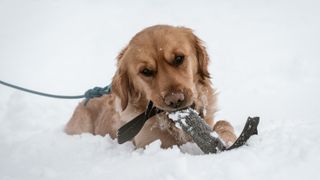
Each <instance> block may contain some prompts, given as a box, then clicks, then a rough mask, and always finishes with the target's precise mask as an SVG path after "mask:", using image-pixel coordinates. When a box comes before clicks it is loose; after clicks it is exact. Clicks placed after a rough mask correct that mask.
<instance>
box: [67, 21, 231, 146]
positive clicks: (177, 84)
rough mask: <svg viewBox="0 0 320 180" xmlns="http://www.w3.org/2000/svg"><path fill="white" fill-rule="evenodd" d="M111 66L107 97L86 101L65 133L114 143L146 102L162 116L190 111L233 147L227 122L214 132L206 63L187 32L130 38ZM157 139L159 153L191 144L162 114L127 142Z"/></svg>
mask: <svg viewBox="0 0 320 180" xmlns="http://www.w3.org/2000/svg"><path fill="white" fill-rule="evenodd" d="M179 56H180V57H179ZM181 59H182V60H181ZM117 60H118V61H117V71H116V73H115V75H114V77H113V80H112V93H111V94H109V95H105V96H103V97H101V98H96V99H92V100H90V101H89V103H88V104H87V106H84V105H83V102H81V103H80V104H79V105H78V106H77V108H76V109H75V111H74V113H73V116H72V118H71V120H70V121H69V122H68V124H67V125H66V128H65V131H66V133H68V134H80V133H83V132H89V133H92V134H98V135H102V136H104V135H106V134H110V136H111V137H112V138H116V132H117V130H118V129H119V128H120V127H121V126H122V125H124V124H125V123H127V122H129V121H130V120H132V119H133V118H134V117H135V116H137V115H138V114H140V113H142V112H144V111H145V109H146V106H147V103H148V101H149V100H151V101H153V103H154V105H155V106H156V107H157V108H159V109H162V110H165V111H173V110H177V109H181V108H185V107H188V106H191V105H195V110H196V111H198V112H199V114H200V115H201V116H202V117H203V119H204V120H205V121H206V122H207V124H208V125H209V126H210V127H212V128H214V130H215V131H216V132H217V133H218V134H219V135H220V137H221V138H222V139H223V140H224V141H225V142H226V143H227V144H230V143H233V142H234V141H235V139H236V136H235V135H234V132H233V128H232V126H231V125H230V124H229V123H228V122H226V121H218V122H217V123H216V124H215V126H214V121H213V118H214V113H215V112H216V94H215V91H214V89H213V88H212V86H211V81H210V75H209V72H208V63H209V58H208V54H207V52H206V49H205V47H204V46H203V44H202V41H201V40H200V39H199V38H198V37H197V36H195V35H194V34H193V32H192V30H190V29H188V28H184V27H173V26H167V25H157V26H152V27H149V28H146V29H144V30H142V31H141V32H139V33H137V34H136V35H135V36H134V37H133V38H132V40H131V41H130V42H129V44H128V45H127V46H126V47H125V48H124V49H123V50H122V51H121V52H120V54H119V55H118V57H117ZM157 139H160V140H161V143H162V144H161V146H162V147H163V148H166V147H170V146H172V145H181V144H184V143H186V142H188V141H191V138H190V137H189V136H188V135H186V134H185V133H184V132H183V131H182V130H181V129H178V128H176V127H175V125H174V123H173V122H172V121H171V120H170V119H169V118H168V117H167V115H166V114H165V113H160V114H158V115H156V116H154V117H152V118H151V119H149V120H148V121H147V122H146V124H145V125H144V127H143V128H142V130H141V131H140V132H139V134H138V135H137V136H136V137H135V138H134V139H133V142H134V144H135V145H136V147H144V146H145V145H147V144H149V143H151V142H152V141H155V140H157Z"/></svg>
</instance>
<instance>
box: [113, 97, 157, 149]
mask: <svg viewBox="0 0 320 180" xmlns="http://www.w3.org/2000/svg"><path fill="white" fill-rule="evenodd" d="M160 112H161V110H159V109H157V108H156V107H154V106H153V102H152V101H149V103H148V106H147V109H146V111H145V112H143V113H141V114H140V115H138V116H137V117H135V118H134V119H133V120H131V121H129V122H128V123H127V124H125V125H123V126H122V127H121V128H120V129H118V133H117V136H118V143H119V144H122V143H125V142H127V141H130V140H131V139H133V138H134V137H135V136H136V135H137V134H138V133H139V132H140V130H141V129H142V127H143V125H144V123H145V122H146V121H147V120H148V119H149V118H150V117H152V116H154V115H156V114H157V113H160Z"/></svg>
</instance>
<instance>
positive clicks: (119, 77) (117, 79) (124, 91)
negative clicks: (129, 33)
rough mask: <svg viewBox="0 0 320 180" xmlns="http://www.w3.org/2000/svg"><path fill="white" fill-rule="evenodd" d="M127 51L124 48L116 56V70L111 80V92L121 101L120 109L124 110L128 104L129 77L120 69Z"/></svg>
mask: <svg viewBox="0 0 320 180" xmlns="http://www.w3.org/2000/svg"><path fill="white" fill-rule="evenodd" d="M126 50H127V47H125V48H124V49H123V50H122V51H121V52H120V53H119V55H118V57H117V60H118V63H117V67H118V70H117V72H116V73H115V75H114V76H113V79H112V92H113V93H115V94H116V95H117V96H118V97H119V98H120V100H121V108H122V110H125V109H126V107H127V106H128V103H129V91H130V87H129V86H130V85H129V83H130V82H129V77H128V74H127V71H126V70H125V69H124V68H123V67H122V66H123V65H122V64H123V63H122V58H123V56H124V54H125V52H126Z"/></svg>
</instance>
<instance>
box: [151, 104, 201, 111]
mask: <svg viewBox="0 0 320 180" xmlns="http://www.w3.org/2000/svg"><path fill="white" fill-rule="evenodd" d="M151 103H152V106H153V107H152V108H154V109H155V111H156V112H158V113H159V112H168V113H170V112H175V111H180V110H183V109H188V108H191V109H195V107H196V104H195V103H194V102H192V103H191V105H185V106H182V107H178V108H166V107H159V106H157V105H155V104H153V102H152V101H149V103H148V106H150V104H151ZM147 111H148V107H147Z"/></svg>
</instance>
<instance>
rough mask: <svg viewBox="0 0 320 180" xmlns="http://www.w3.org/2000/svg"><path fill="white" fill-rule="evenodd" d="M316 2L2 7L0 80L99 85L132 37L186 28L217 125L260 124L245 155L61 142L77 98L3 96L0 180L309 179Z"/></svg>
mask: <svg viewBox="0 0 320 180" xmlns="http://www.w3.org/2000/svg"><path fill="white" fill-rule="evenodd" d="M319 9H320V3H319V1H316V0H314V1H312V0H301V1H297V0H293V1H289V0H271V1H254V0H245V1H234V0H232V1H223V0H221V1H216V0H214V1H210V0H208V1H202V0H200V1H187V0H185V1H171V0H163V1H147V0H141V1H140V0H138V1H114V2H111V1H110V2H108V1H102V0H97V1H85V0H80V1H79V0H70V1H59V0H44V1H36V0H34V1H31V0H28V1H24V0H10V1H9V0H0V79H1V80H4V81H8V82H11V83H15V84H18V85H21V86H24V87H28V88H32V89H36V90H40V91H44V92H50V93H56V94H70V95H74V94H82V93H83V92H84V91H85V90H86V89H88V88H91V87H93V86H103V85H105V84H108V83H109V82H110V80H111V77H112V74H113V73H114V71H115V66H114V65H115V57H116V55H117V53H118V52H119V51H120V49H121V48H123V47H124V46H125V45H126V43H127V42H128V41H129V40H130V38H131V37H132V36H133V35H134V34H135V33H136V32H138V31H139V30H141V29H143V28H144V27H147V26H150V25H154V24H171V25H183V26H187V27H190V28H193V29H194V30H195V33H196V34H197V35H199V36H200V37H201V38H202V39H203V40H204V41H205V42H206V43H207V46H208V52H209V54H210V57H211V60H212V61H211V64H210V71H211V73H212V75H213V82H214V86H215V87H216V88H217V89H218V90H219V92H220V95H219V97H220V98H219V107H220V109H221V111H220V112H219V113H218V114H217V119H219V118H224V119H228V120H229V121H230V122H232V124H234V126H235V127H236V130H237V132H238V133H240V132H239V131H241V129H242V126H243V125H244V123H245V120H246V118H247V116H260V117H261V123H260V126H259V136H255V137H253V138H252V139H250V141H249V143H248V146H245V147H241V148H239V149H236V150H233V151H230V152H224V153H220V154H215V155H198V154H199V149H197V148H196V147H195V146H194V145H192V144H187V145H185V146H184V147H183V148H182V150H180V149H179V148H177V147H174V148H172V149H168V150H163V149H160V147H159V142H154V143H153V144H151V145H150V146H148V147H147V148H146V149H145V150H141V149H139V150H134V147H133V145H132V144H130V143H127V144H124V145H118V144H117V143H116V141H114V140H111V139H110V138H109V137H100V136H93V135H90V134H83V135H79V136H68V135H66V134H64V133H63V127H64V125H65V124H66V122H67V121H68V119H69V117H70V115H71V113H72V111H73V109H74V107H75V106H76V105H77V103H78V101H77V100H57V99H47V98H43V97H38V96H34V95H31V94H25V93H22V92H18V91H15V90H12V89H9V88H6V87H3V86H0V99H1V100H0V179H1V180H7V179H8V180H9V179H23V180H28V179H30V180H34V179H41V180H42V179H59V180H60V179H94V180H96V179H148V180H149V179H153V180H156V179H168V180H171V179H201V180H202V179H230V180H235V179H246V180H249V179H259V180H262V179H266V180H270V179H276V180H278V179H290V180H291V179H318V178H319V170H318V169H319V166H320V155H319V154H320V131H319V129H320V121H319V117H320V108H319V107H320V95H319V92H320V59H319V58H320V35H319V32H320V11H319Z"/></svg>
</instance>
